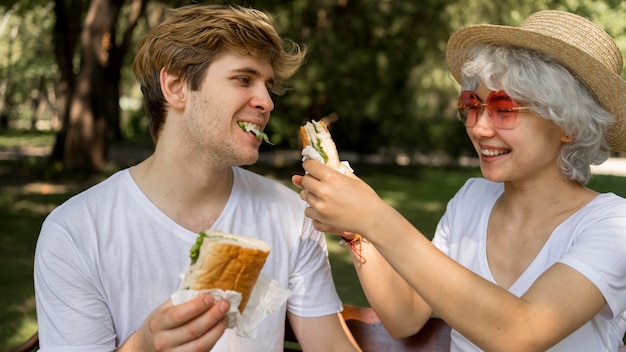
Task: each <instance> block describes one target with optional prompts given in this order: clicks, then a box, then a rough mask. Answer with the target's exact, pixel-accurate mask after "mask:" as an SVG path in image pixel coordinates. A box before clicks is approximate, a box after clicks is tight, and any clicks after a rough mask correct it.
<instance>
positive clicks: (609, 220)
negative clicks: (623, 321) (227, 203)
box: [559, 196, 626, 318]
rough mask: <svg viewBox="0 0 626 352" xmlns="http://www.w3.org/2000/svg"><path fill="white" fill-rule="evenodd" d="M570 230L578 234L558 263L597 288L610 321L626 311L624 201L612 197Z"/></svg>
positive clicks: (625, 226) (625, 227)
mask: <svg viewBox="0 0 626 352" xmlns="http://www.w3.org/2000/svg"><path fill="white" fill-rule="evenodd" d="M578 226H581V227H583V228H581V229H572V231H576V232H577V235H576V237H575V241H574V243H573V245H572V247H571V248H570V250H569V251H568V252H567V253H566V254H565V255H564V256H563V257H562V258H561V259H560V260H559V262H561V263H563V264H566V265H568V266H570V267H572V268H574V269H575V270H576V271H578V272H580V273H581V274H582V275H584V276H585V277H586V278H587V279H589V280H590V281H591V282H593V283H594V285H596V287H598V289H599V290H600V291H601V292H602V294H603V295H604V298H605V300H606V302H607V306H608V308H609V309H610V312H607V311H605V312H602V313H603V314H606V315H607V316H610V317H611V318H613V317H614V316H616V315H618V314H621V313H623V312H624V311H625V310H626V300H625V299H624V292H626V201H625V200H624V199H622V198H620V197H617V196H615V197H614V198H613V199H612V200H611V201H610V202H608V203H607V204H604V205H603V206H602V207H598V208H597V209H595V210H594V211H593V212H590V213H589V214H587V215H586V217H585V219H584V220H583V221H580V222H579V223H578Z"/></svg>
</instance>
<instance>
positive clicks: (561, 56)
mask: <svg viewBox="0 0 626 352" xmlns="http://www.w3.org/2000/svg"><path fill="white" fill-rule="evenodd" d="M477 44H503V45H509V46H516V47H522V48H528V49H532V50H535V51H538V52H541V53H545V54H548V55H550V56H551V57H553V58H554V59H555V60H556V61H558V62H559V63H561V64H562V65H563V66H564V67H565V68H567V69H568V70H570V72H572V73H573V74H574V75H575V76H577V77H578V78H579V79H580V80H581V81H582V82H583V83H584V84H585V85H586V86H587V88H588V89H589V90H590V91H591V93H592V94H593V96H594V97H595V98H596V100H597V101H598V102H599V103H600V105H601V106H602V107H603V108H604V109H605V110H607V111H609V112H610V113H611V114H612V115H613V116H614V117H615V119H616V121H615V123H614V124H613V125H612V126H611V127H610V128H609V131H608V134H607V141H608V143H609V146H610V147H611V150H612V151H613V152H618V151H626V82H624V80H622V78H621V77H620V74H621V72H622V69H623V62H622V54H621V53H620V50H619V48H618V47H617V45H616V44H615V42H614V41H613V39H612V38H611V37H610V36H609V35H608V34H607V33H606V32H604V30H602V29H601V28H600V27H598V26H596V25H595V24H594V23H592V22H590V21H588V20H587V19H585V18H582V17H580V16H578V15H574V14H571V13H569V12H563V11H554V10H547V11H540V12H537V13H535V14H533V15H531V16H530V17H528V18H527V19H526V20H525V21H524V22H523V23H522V24H521V25H520V26H519V27H508V26H498V25H490V24H480V25H473V26H468V27H465V28H462V29H460V30H458V31H456V32H455V33H454V34H452V36H451V37H450V40H449V41H448V44H447V48H446V60H447V62H448V67H449V68H450V71H451V73H452V75H453V76H454V78H455V79H456V80H457V82H459V83H460V82H461V66H462V65H463V64H464V63H465V62H466V61H467V60H468V59H469V55H470V51H471V50H470V49H471V48H472V47H473V46H475V45H477Z"/></svg>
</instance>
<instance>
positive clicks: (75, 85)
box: [52, 0, 148, 171]
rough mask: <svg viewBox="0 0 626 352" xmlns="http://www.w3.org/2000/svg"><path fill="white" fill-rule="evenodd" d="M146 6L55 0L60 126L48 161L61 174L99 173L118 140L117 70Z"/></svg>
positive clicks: (135, 1) (138, 0)
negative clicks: (55, 162)
mask: <svg viewBox="0 0 626 352" xmlns="http://www.w3.org/2000/svg"><path fill="white" fill-rule="evenodd" d="M147 2H148V0H130V1H129V3H128V4H125V1H124V0H92V1H88V2H85V1H82V0H55V6H54V13H55V15H56V24H55V27H54V36H53V38H54V43H55V57H56V60H57V63H58V66H59V71H60V77H61V78H60V85H59V87H60V90H61V96H62V97H63V99H62V100H61V103H60V104H61V106H60V111H61V116H62V118H63V125H62V129H61V131H59V133H58V135H57V140H56V142H55V145H54V149H53V153H52V158H53V160H60V161H61V162H62V163H63V166H64V168H65V169H66V170H83V171H100V170H102V168H103V167H104V164H105V161H106V160H107V150H108V149H107V145H108V141H109V140H110V139H111V138H116V137H119V136H120V132H119V117H120V109H119V97H120V93H119V89H120V77H121V68H122V64H123V62H124V61H123V60H124V57H125V55H126V53H127V52H128V50H129V46H130V43H131V40H132V34H133V30H134V29H135V27H136V26H137V24H138V21H139V19H140V18H141V16H142V15H143V12H144V9H145V7H146V4H147ZM124 6H126V8H124ZM84 11H86V12H85V13H84V14H83V12H84ZM77 52H78V53H79V54H78V55H77V54H76V53H77ZM77 58H78V60H77ZM76 62H78V65H76Z"/></svg>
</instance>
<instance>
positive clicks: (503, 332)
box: [365, 217, 531, 349]
mask: <svg viewBox="0 0 626 352" xmlns="http://www.w3.org/2000/svg"><path fill="white" fill-rule="evenodd" d="M371 231H372V232H371V235H369V234H365V236H366V237H368V238H370V239H371V240H370V241H371V242H372V245H374V246H375V247H376V248H377V249H378V250H379V252H380V253H381V255H383V256H384V257H385V258H387V261H388V262H389V264H390V265H391V267H393V268H394V269H395V271H397V272H398V273H399V275H401V276H402V277H403V278H404V279H406V281H407V283H408V285H409V286H410V287H412V288H413V289H414V290H415V291H416V292H417V294H418V295H419V296H420V297H422V298H423V299H424V301H426V302H428V304H429V305H430V307H432V309H433V310H434V311H435V312H437V313H438V314H439V315H440V316H441V317H442V318H444V319H445V320H446V322H448V323H449V324H450V325H451V326H453V327H454V328H455V329H456V330H458V331H459V332H460V333H461V334H463V335H464V336H465V337H467V338H468V339H470V340H472V341H473V342H474V343H476V344H477V345H479V346H480V347H481V348H483V349H489V348H490V347H491V348H495V349H497V348H499V347H502V346H503V345H500V343H503V344H504V345H507V344H510V342H511V339H512V337H513V336H515V337H519V333H520V329H521V328H522V327H524V325H523V324H527V325H528V321H530V316H531V314H530V309H529V305H528V302H526V301H524V300H522V299H519V298H517V297H515V296H514V295H512V294H511V293H509V292H508V291H506V290H505V289H503V288H501V287H499V286H497V285H495V284H493V283H491V282H488V281H487V280H484V279H483V278H481V277H479V276H477V275H476V274H474V273H473V272H471V271H470V270H467V269H466V268H464V267H463V266H461V265H460V264H458V263H456V262H455V261H453V260H452V259H450V258H449V257H448V256H446V255H445V254H444V253H442V252H441V251H439V250H438V249H437V248H436V247H434V246H433V245H432V243H431V242H430V241H429V240H428V239H427V238H425V237H424V236H423V235H422V234H421V233H420V232H419V231H417V230H416V229H415V228H414V227H413V226H412V225H411V224H410V223H409V222H408V221H407V220H406V219H404V218H402V217H397V218H396V217H393V221H386V222H385V224H384V225H381V226H375V227H372V228H371ZM524 317H528V319H529V320H527V321H526V322H524V320H525V318H524ZM520 322H522V323H523V324H520ZM524 328H527V326H525V327H524ZM505 340H509V341H508V342H507V341H505Z"/></svg>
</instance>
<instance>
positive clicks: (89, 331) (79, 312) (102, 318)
mask: <svg viewBox="0 0 626 352" xmlns="http://www.w3.org/2000/svg"><path fill="white" fill-rule="evenodd" d="M34 281H35V292H36V302H37V320H38V326H39V340H40V344H41V350H40V351H42V352H53V351H111V350H113V349H115V344H116V342H115V332H114V329H113V323H112V321H111V317H110V314H108V310H107V307H106V304H105V301H104V298H103V297H102V295H101V294H100V293H99V292H98V290H97V289H96V285H95V284H94V282H93V279H92V277H91V275H90V274H89V270H88V267H87V266H86V265H85V261H84V258H83V251H82V250H79V249H78V247H77V244H76V243H75V241H73V240H72V239H71V237H70V236H69V235H68V233H67V231H66V230H65V229H64V228H63V227H62V226H61V224H60V223H58V222H55V221H54V220H51V219H50V217H49V218H48V219H46V221H44V223H43V226H42V229H41V232H40V235H39V239H38V242H37V247H36V250H35V262H34Z"/></svg>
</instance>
